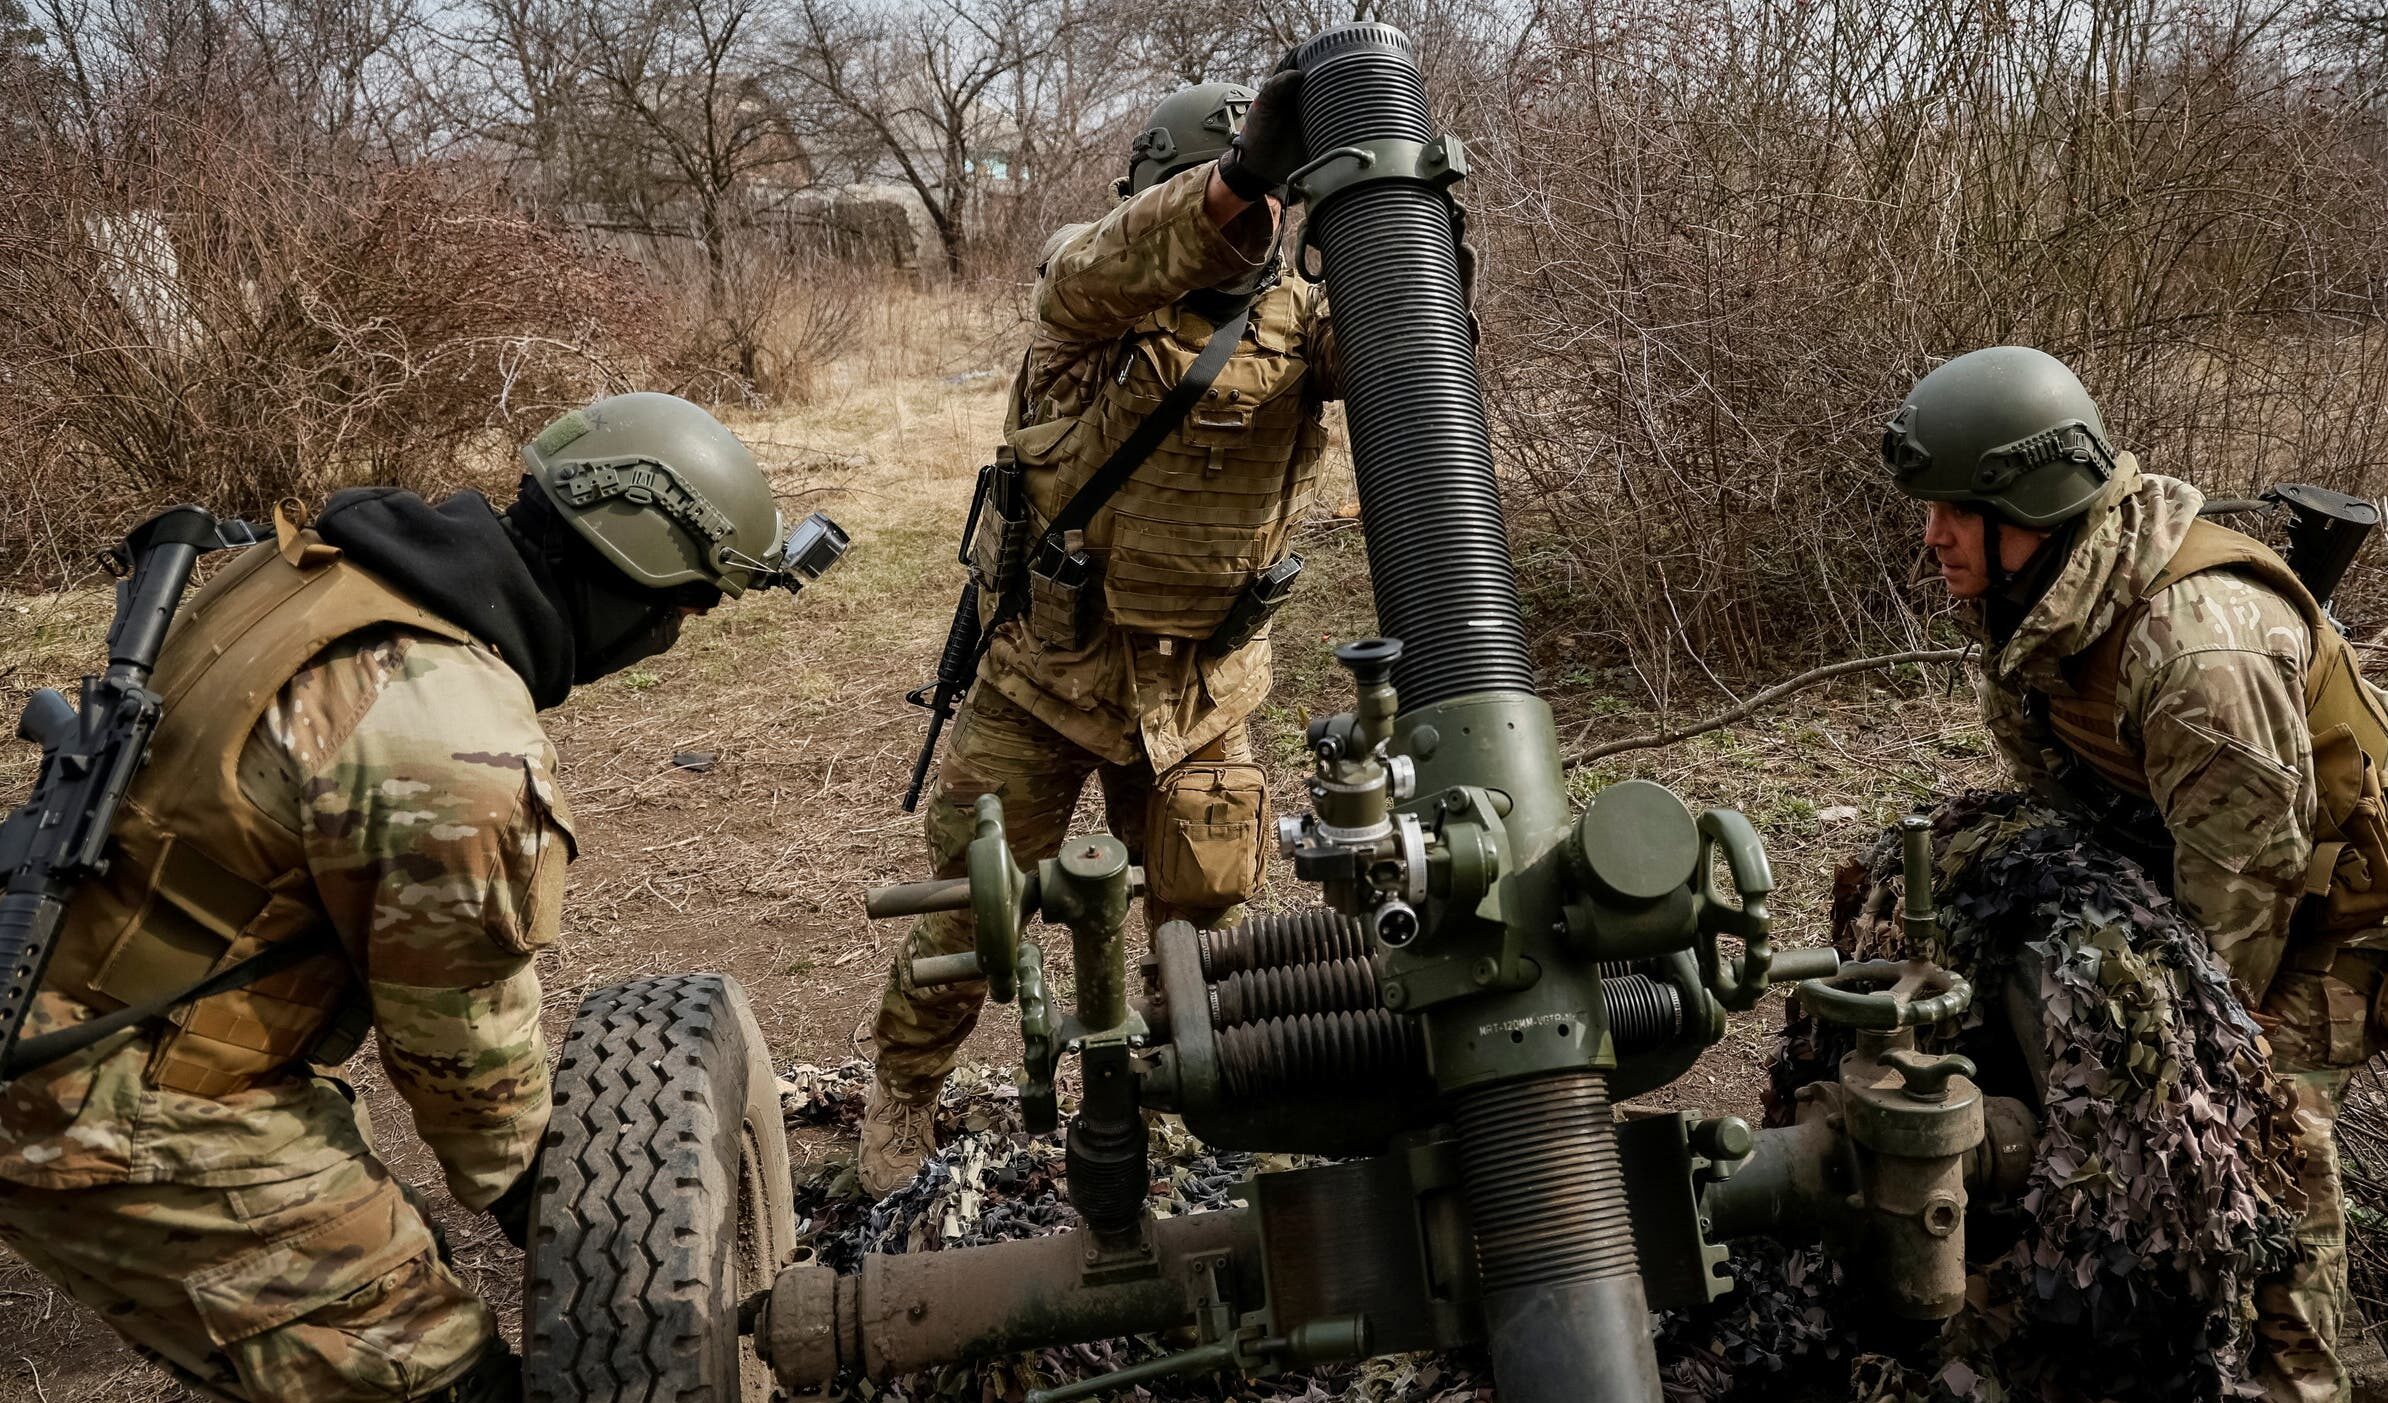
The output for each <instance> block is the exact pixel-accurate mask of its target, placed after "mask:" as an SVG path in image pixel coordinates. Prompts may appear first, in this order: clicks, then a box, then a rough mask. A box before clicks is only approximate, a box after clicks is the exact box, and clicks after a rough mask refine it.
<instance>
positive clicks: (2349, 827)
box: [2047, 521, 2388, 943]
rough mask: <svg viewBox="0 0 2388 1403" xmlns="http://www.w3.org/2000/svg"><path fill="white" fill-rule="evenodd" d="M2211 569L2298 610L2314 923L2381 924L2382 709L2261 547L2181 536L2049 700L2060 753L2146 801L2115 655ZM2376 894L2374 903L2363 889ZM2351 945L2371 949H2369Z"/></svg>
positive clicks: (2207, 525)
mask: <svg viewBox="0 0 2388 1403" xmlns="http://www.w3.org/2000/svg"><path fill="white" fill-rule="evenodd" d="M2208 570H2235V571H2238V572H2240V573H2242V574H2245V575H2249V576H2252V577H2254V578H2255V579H2256V580H2258V581H2260V582H2261V583H2263V584H2264V585H2265V586H2267V587H2268V588H2270V589H2272V590H2273V591H2274V592H2275V593H2277V594H2279V595H2280V596H2281V597H2282V598H2284V599H2286V600H2288V601H2289V602H2290V603H2291V604H2293V605H2295V606H2296V608H2297V611H2298V612H2299V613H2300V614H2302V615H2303V616H2304V618H2305V625H2306V630H2307V633H2308V634H2309V635H2310V636H2311V638H2312V640H2313V656H2312V659H2311V660H2310V661H2309V662H2308V663H2307V664H2306V669H2305V717H2306V727H2307V729H2308V730H2309V731H2310V732H2311V733H2312V736H2313V763H2314V781H2315V787H2316V789H2317V791H2318V793H2319V796H2320V799H2321V807H2322V813H2321V814H2320V815H2319V822H2318V823H2317V824H2316V826H2315V851H2314V867H2313V875H2312V877H2311V878H2310V880H2309V882H2308V886H2309V888H2310V890H2311V891H2312V892H2313V893H2314V894H2316V895H2319V894H2322V893H2325V892H2326V893H2328V896H2329V901H2328V905H2327V910H2326V911H2325V913H2324V917H2323V922H2324V926H2325V928H2326V929H2328V930H2330V931H2332V932H2334V933H2338V934H2342V935H2343V934H2350V933H2353V932H2360V931H2365V930H2367V929H2369V928H2371V927H2375V926H2377V925H2378V924H2379V918H2380V917H2381V916H2383V915H2388V880H2384V879H2388V827H2383V825H2382V822H2381V819H2382V815H2381V814H2380V813H2379V812H2378V810H2379V808H2380V803H2381V797H2380V785H2379V773H2380V770H2381V767H2382V766H2383V764H2388V710H2383V708H2382V705H2381V700H2380V697H2379V694H2378V693H2376V692H2375V691H2373V690H2372V688H2371V686H2370V685H2369V684H2368V683H2366V682H2365V681H2364V680H2363V674H2362V670H2361V668H2359V667H2358V666H2357V665H2356V662H2355V658H2354V653H2353V651H2352V650H2351V649H2349V648H2348V647H2347V644H2346V640H2345V639H2344V638H2342V637H2340V636H2339V633H2338V629H2337V628H2336V626H2334V625H2333V624H2332V623H2331V622H2330V620H2329V618H2328V617H2327V616H2326V615H2325V614H2324V613H2323V612H2322V609H2321V606H2320V605H2318V604H2316V603H2315V602H2314V599H2313V596H2312V594H2310V593H2309V592H2308V591H2307V590H2306V588H2305V586H2304V585H2303V584H2302V583H2301V582H2299V581H2298V579H2297V577H2296V576H2295V574H2293V573H2291V572H2290V570H2289V568H2288V565H2287V564H2286V563H2285V562H2283V561H2282V560H2281V559H2280V557H2279V556H2277V555H2275V554H2273V553H2272V551H2271V550H2270V549H2269V548H2267V547H2266V546H2265V545H2264V544H2263V543H2262V542H2260V541H2257V540H2255V539H2254V538H2252V537H2249V536H2244V535H2241V534H2240V533H2239V532H2236V531H2232V530H2230V529H2228V528H2227V527H2222V526H2217V525H2215V524H2214V523H2212V522H2210V521H2199V522H2198V523H2196V524H2195V525H2194V526H2192V527H2190V528H2189V534H2188V535H2187V536H2186V537H2185V538H2183V540H2182V542H2181V546H2180V549H2179V550H2177V551H2175V552H2174V553H2173V557H2172V559H2171V560H2170V561H2168V562H2167V563H2166V564H2165V567H2164V569H2163V570H2162V571H2160V572H2159V573H2158V574H2157V576H2156V578H2155V579H2153V580H2151V581H2150V582H2149V583H2148V586H2147V588H2145V589H2144V590H2142V591H2141V592H2140V595H2139V598H2138V600H2137V601H2136V602H2134V603H2133V605H2132V606H2131V607H2130V608H2128V609H2126V610H2124V611H2123V614H2122V616H2121V617H2120V618H2118V619H2117V620H2116V621H2115V623H2114V626H2113V627H2111V628H2109V629H2108V630H2106V632H2105V634H2104V635H2103V636H2101V637H2100V638H2099V639H2098V641H2097V642H2095V643H2093V644H2091V645H2090V646H2089V647H2088V648H2086V649H2084V650H2083V651H2082V652H2080V653H2077V654H2075V655H2074V656H2073V657H2072V658H2071V659H2069V660H2068V662H2067V664H2066V668H2065V671H2066V676H2067V680H2068V681H2069V682H2070V683H2071V684H2072V688H2073V693H2074V695H2072V696H2064V697H2060V696H2055V695H2051V696H2049V697H2048V699H2047V702H2048V722H2049V726H2050V728H2051V729H2052V730H2053V731H2054V732H2055V733H2056V737H2057V739H2058V740H2059V741H2061V742H2063V744H2064V746H2065V748H2066V749H2068V750H2070V751H2072V752H2073V754H2075V755H2076V756H2078V757H2080V759H2081V760H2082V762H2083V763H2085V764H2087V765H2089V766H2090V767H2091V768H2092V769H2095V770H2096V771H2097V772H2098V773H2099V774H2100V775H2101V776H2102V777H2104V778H2105V779H2106V780H2107V782H2108V783H2110V784H2112V785H2114V786H2115V788H2116V789H2118V790H2120V791H2122V792H2123V793H2126V794H2131V795H2136V796H2138V797H2141V798H2146V797H2148V785H2147V769H2146V762H2145V760H2144V759H2143V757H2141V756H2140V755H2139V754H2138V753H2137V752H2135V751H2133V750H2131V749H2130V748H2129V747H2127V746H2125V745H2124V744H2123V743H2122V742H2121V741H2119V740H2117V739H2116V732H2117V729H2118V726H2117V723H2118V721H2119V719H2120V713H2121V703H2120V699H2119V695H2118V693H2119V690H2120V687H2121V682H2122V662H2123V649H2124V647H2125V646H2126V645H2127V643H2128V640H2129V638H2130V635H2131V630H2132V629H2133V628H2135V627H2137V626H2138V624H2139V622H2140V620H2142V619H2143V618H2145V617H2146V616H2147V612H2148V607H2149V601H2151V600H2153V599H2154V598H2155V596H2156V595H2157V594H2158V593H2160V592H2162V591H2163V590H2165V589H2167V588H2169V587H2171V586H2172V585H2174V584H2177V583H2179V582H2180V581H2182V580H2185V579H2187V578H2189V577H2190V576H2192V575H2196V574H2200V573H2203V572H2205V571H2208ZM2375 884H2377V885H2379V886H2380V892H2379V894H2378V895H2377V896H2374V895H2372V894H2371V888H2372V887H2373V886H2374V885H2375ZM2360 943H2370V941H2369V940H2365V941H2362V942H2360Z"/></svg>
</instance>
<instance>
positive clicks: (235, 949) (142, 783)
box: [43, 513, 468, 1096]
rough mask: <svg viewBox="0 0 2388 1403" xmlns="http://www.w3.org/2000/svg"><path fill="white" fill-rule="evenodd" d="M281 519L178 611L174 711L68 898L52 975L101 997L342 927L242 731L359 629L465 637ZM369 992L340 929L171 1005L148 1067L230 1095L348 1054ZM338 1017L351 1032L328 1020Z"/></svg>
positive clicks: (118, 998)
mask: <svg viewBox="0 0 2388 1403" xmlns="http://www.w3.org/2000/svg"><path fill="white" fill-rule="evenodd" d="M275 525H276V527H277V528H278V529H279V536H280V540H279V542H278V543H277V544H275V545H261V546H254V547H251V548H250V549H249V550H248V551H247V552H246V553H244V554H242V555H241V556H240V557H239V558H237V559H236V560H234V561H233V562H232V564H231V565H229V566H227V567H226V568H225V570H224V572H223V573H222V574H220V575H218V576H217V577H216V578H215V579H213V580H211V581H209V582H208V583H207V585H206V586H205V587H204V588H202V589H201V590H200V591H199V592H198V593H197V594H195V595H193V596H192V598H191V600H190V602H189V603H187V604H186V605H184V607H183V609H182V611H181V613H180V614H179V615H178V616H177V618H176V619H175V622H174V627H173V631H172V632H171V633H170V634H169V635H168V636H167V639H166V644H165V647H164V649H163V650H162V651H161V652H160V654H159V657H158V666H157V672H156V674H155V676H154V678H153V679H152V681H151V684H150V685H151V687H152V689H153V690H155V691H156V692H157V693H158V695H159V696H160V697H161V698H163V699H164V714H163V716H162V717H161V718H160V720H159V722H158V728H157V732H156V734H155V735H154V737H153V738H152V740H151V742H150V751H149V762H148V764H147V765H145V766H143V768H142V770H141V772H140V774H139V775H138V776H137V777H135V779H134V780H133V784H132V788H131V789H130V791H128V792H127V794H126V795H125V799H124V804H123V807H122V808H121V809H120V810H119V811H118V813H117V819H116V827H115V829H114V831H113V833H112V834H111V842H110V862H109V867H108V871H107V873H106V875H104V876H101V877H97V878H94V879H92V880H91V881H89V882H87V883H85V884H84V885H83V886H82V887H81V888H80V889H78V890H77V891H76V892H75V894H74V897H73V899H72V900H71V901H70V902H69V903H68V906H67V911H66V919H65V922H64V924H63V925H62V926H61V928H60V932H59V938H58V945H57V949H56V952H55V954H54V955H53V956H52V958H51V963H50V969H49V973H48V975H47V977H45V978H44V980H43V986H44V987H45V988H48V989H52V990H56V991H57V992H59V993H63V994H65V995H67V996H68V997H70V998H73V999H76V1000H78V1001H80V1002H82V1003H84V1004H87V1005H89V1006H90V1007H91V1008H93V1009H94V1010H97V1011H99V1012H102V1013H106V1012H111V1011H113V1010H115V1009H119V1008H124V1007H126V1006H128V1005H132V1004H137V1003H143V1002H147V1001H149V1000H152V999H159V998H164V997H168V996H170V995H172V994H173V993H175V992H176V991H177V990H181V989H185V988H188V987H190V986H191V985H192V984H195V983H197V982H198V981H199V980H200V979H202V978H204V977H205V976H207V975H208V974H211V973H213V972H214V971H216V970H219V969H223V968H226V967H228V966H230V965H232V964H234V963H237V962H238V961H240V960H243V959H246V958H248V957H249V956H250V955H253V954H256V953H257V952H258V951H259V950H262V949H264V948H265V947H266V946H268V945H273V944H277V943H279V942H281V941H285V940H295V939H302V938H317V939H324V938H327V937H329V938H330V939H332V940H334V941H336V939H337V937H336V935H333V934H332V932H331V922H330V919H329V918H328V917H327V916H326V915H325V914H324V911H323V909H322V907H321V906H319V905H318V904H317V902H316V897H315V887H314V882H313V880H312V878H311V877H310V876H309V875H308V872H307V864H306V856H305V851H304V849H303V847H302V845H301V841H300V835H299V834H297V833H295V832H293V831H291V830H290V829H288V828H285V827H283V826H282V825H281V824H280V823H279V822H277V821H275V820H274V819H272V818H270V817H268V816H267V815H266V814H265V813H264V812H262V811H260V810H259V809H258V808H257V807H256V806H255V805H254V804H251V803H250V802H249V801H248V799H247V798H246V797H245V796H243V794H242V793H241V786H240V777H239V774H238V773H237V771H238V766H239V762H240V753H241V747H242V746H243V745H244V744H245V743H246V742H247V741H248V738H249V733H250V732H251V731H252V730H254V729H255V728H256V725H257V722H258V720H259V719H260V718H261V717H263V716H264V714H265V709H266V707H267V706H268V705H270V704H271V703H272V701H273V699H274V696H275V694H276V693H278V692H280V691H281V690H282V688H283V686H284V684H286V683H288V682H289V681H290V679H291V678H292V677H294V676H296V675H297V674H298V672H299V670H300V669H301V668H303V667H305V666H306V665H307V662H308V660H309V659H311V658H313V657H314V656H315V655H316V654H318V653H320V652H322V651H323V650H324V649H325V648H327V647H329V646H331V645H332V644H333V643H335V642H337V641H338V640H340V639H341V638H344V637H346V636H348V635H349V634H352V633H356V632H358V631H359V630H362V629H369V628H375V627H380V626H384V625H396V626H399V627H403V628H407V629H411V630H415V631H417V632H421V633H426V634H430V635H432V636H434V637H437V638H444V639H448V640H451V641H455V642H464V641H467V639H468V635H466V634H465V633H464V632H463V631H462V630H460V629H458V628H457V627H456V626H455V625H454V624H451V623H449V622H447V621H446V620H444V619H441V618H439V617H438V616H437V615H434V614H431V613H429V612H427V611H426V610H424V609H422V608H420V607H418V606H417V605H415V604H413V603H411V602H409V601H408V600H407V599H406V598H405V597H403V596H402V595H400V594H399V593H398V592H397V591H395V590H393V589H392V588H390V587H389V586H388V585H386V584H384V583H382V582H381V581H380V580H378V579H376V578H375V577H374V576H373V575H371V574H369V573H368V572H366V571H365V570H364V569H362V568H360V567H358V566H355V565H351V564H349V563H347V562H346V561H344V560H342V559H341V558H340V552H339V551H338V550H337V549H335V548H333V547H331V546H327V545H325V544H323V543H322V542H321V541H320V540H318V539H316V537H315V535H314V533H313V532H300V531H297V530H295V529H293V528H292V527H291V525H290V523H289V521H288V519H287V518H285V517H283V516H281V515H280V514H279V513H277V514H276V520H275ZM361 997H362V995H361V991H360V989H359V987H358V984H357V980H356V978H355V976H354V974H353V973H352V972H351V970H350V966H349V963H348V954H347V952H346V951H344V950H341V949H340V948H339V947H338V946H337V944H336V943H335V944H333V945H332V946H330V947H329V948H327V950H326V953H325V955H324V956H323V957H322V958H318V959H308V960H302V961H300V962H299V963H298V964H296V965H294V966H292V967H291V968H289V969H286V970H282V971H280V972H279V973H275V974H271V975H268V976H266V977H265V978H263V979H260V980H258V981H257V982H256V983H255V984H252V985H250V986H249V987H247V988H245V989H236V990H233V991H231V992H229V993H223V994H218V995H216V996H214V997H213V998H208V999H203V1000H200V1001H199V1002H197V1003H193V1004H185V1005H183V1006H182V1007H180V1008H178V1009H175V1010H174V1011H173V1012H172V1013H171V1014H169V1015H167V1017H168V1018H169V1020H170V1021H171V1022H172V1024H173V1025H174V1026H173V1028H172V1030H171V1031H168V1032H166V1033H165V1034H164V1035H163V1036H160V1037H158V1038H157V1039H156V1044H155V1047H154V1049H153V1051H152V1053H151V1056H150V1060H149V1065H148V1068H147V1076H148V1078H149V1080H150V1081H151V1082H152V1083H154V1084H155V1085H157V1086H160V1087H164V1088H167V1089H170V1090H174V1091H181V1092H187V1093H189V1094H191V1095H194V1096H225V1095H229V1094H231V1093H233V1092H236V1091H240V1090H243V1089H245V1088H247V1087H249V1086H253V1085H256V1084H257V1083H259V1082H263V1081H269V1080H272V1079H274V1078H275V1077H276V1076H278V1075H281V1074H285V1073H287V1072H288V1071H289V1070H290V1069H291V1068H292V1067H294V1066H295V1065H297V1064H299V1063H300V1062H301V1061H302V1060H303V1059H309V1058H310V1055H311V1054H312V1058H313V1060H321V1061H326V1062H341V1061H345V1060H347V1056H348V1054H349V1053H350V1052H352V1051H354V1050H355V1045H356V1044H355V1038H356V1037H357V1036H361V1034H362V1024H361V1023H355V1022H354V1020H352V1019H343V1017H342V1014H343V1012H344V1010H346V1009H349V1008H351V1007H352V1006H354V1005H356V1003H357V1001H358V1000H359V999H361ZM336 1021H337V1022H340V1023H342V1024H343V1029H342V1032H343V1033H345V1034H347V1036H335V1037H327V1036H326V1034H327V1033H328V1032H330V1031H331V1030H332V1029H333V1025H334V1023H335V1022H336ZM351 1024H353V1025H354V1026H353V1027H350V1026H349V1025H351ZM342 1043H344V1044H345V1046H340V1045H338V1044H342Z"/></svg>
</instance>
